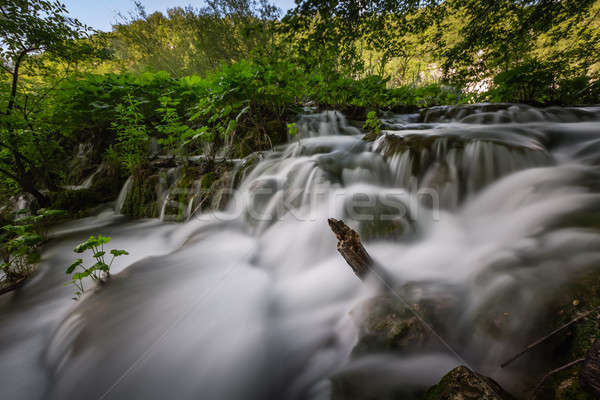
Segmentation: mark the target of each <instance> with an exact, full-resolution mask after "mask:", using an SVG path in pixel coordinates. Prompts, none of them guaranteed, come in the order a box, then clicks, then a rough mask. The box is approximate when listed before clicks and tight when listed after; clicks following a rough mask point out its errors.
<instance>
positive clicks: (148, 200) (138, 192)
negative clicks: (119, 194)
mask: <svg viewBox="0 0 600 400" xmlns="http://www.w3.org/2000/svg"><path fill="white" fill-rule="evenodd" d="M158 183H159V176H158V175H150V176H148V175H147V172H141V173H137V174H135V175H134V177H133V182H132V184H131V188H130V189H129V192H128V193H127V197H126V198H125V202H124V203H123V207H122V208H121V213H122V214H123V215H127V216H129V217H133V218H156V217H158V216H159V213H160V210H159V209H158V207H159V206H158V195H157V185H158Z"/></svg>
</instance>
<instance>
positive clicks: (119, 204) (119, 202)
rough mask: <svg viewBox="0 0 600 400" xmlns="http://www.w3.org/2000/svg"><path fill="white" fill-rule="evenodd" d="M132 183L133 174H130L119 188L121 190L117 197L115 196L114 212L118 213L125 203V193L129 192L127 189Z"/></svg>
mask: <svg viewBox="0 0 600 400" xmlns="http://www.w3.org/2000/svg"><path fill="white" fill-rule="evenodd" d="M132 184H133V176H130V177H129V178H127V180H126V181H125V183H124V184H123V187H122V188H121V191H120V192H119V197H117V200H116V201H115V212H116V213H120V212H121V210H122V209H123V204H125V200H126V199H127V194H128V193H129V190H130V189H131V185H132Z"/></svg>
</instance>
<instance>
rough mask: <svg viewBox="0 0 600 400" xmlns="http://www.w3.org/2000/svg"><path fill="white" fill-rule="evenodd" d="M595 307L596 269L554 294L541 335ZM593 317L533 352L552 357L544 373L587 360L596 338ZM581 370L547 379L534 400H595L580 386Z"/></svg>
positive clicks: (599, 284) (599, 294) (599, 286)
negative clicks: (579, 360)
mask: <svg viewBox="0 0 600 400" xmlns="http://www.w3.org/2000/svg"><path fill="white" fill-rule="evenodd" d="M598 307H600V268H595V269H594V270H592V271H587V272H585V273H582V274H580V275H579V276H578V277H576V278H575V279H572V280H571V282H569V283H567V284H565V285H563V286H562V287H560V288H559V289H558V290H556V295H555V296H554V298H553V302H552V303H551V304H549V305H548V306H547V308H546V310H545V312H544V313H545V315H546V318H545V319H546V321H545V322H544V323H543V331H544V332H551V331H552V330H554V329H556V328H557V327H559V326H562V325H564V324H566V323H568V322H569V321H571V320H573V319H574V318H576V317H577V316H578V315H580V314H582V313H584V312H586V311H588V310H593V309H597V308H598ZM596 315H597V314H592V316H590V317H588V318H585V319H583V320H580V321H578V322H577V323H575V324H573V325H572V326H571V327H570V328H569V329H567V330H565V331H564V332H562V333H560V334H558V335H557V337H556V338H555V339H554V340H553V341H551V342H550V346H548V347H547V348H541V349H537V351H538V352H544V353H546V354H551V355H552V356H553V357H552V360H551V361H552V363H551V364H549V365H548V367H547V369H548V371H549V370H552V369H554V368H558V367H560V366H562V365H565V364H567V363H569V362H571V361H574V360H577V359H580V358H585V357H586V356H587V354H588V352H589V351H590V349H591V348H592V345H593V344H594V342H595V340H596V339H598V338H600V327H599V322H598V320H597V318H596ZM581 367H582V365H581V364H578V365H575V366H573V367H571V368H569V369H567V370H565V371H562V372H560V373H558V374H556V375H553V376H551V377H550V378H548V379H547V380H546V381H545V382H544V385H543V386H542V387H541V388H540V390H539V391H538V394H537V396H536V399H540V400H541V399H548V398H550V399H560V400H567V399H576V400H587V399H593V398H595V397H594V396H593V395H592V394H590V393H588V392H587V391H586V390H585V388H583V387H582V386H581V384H580V376H579V372H580V370H581Z"/></svg>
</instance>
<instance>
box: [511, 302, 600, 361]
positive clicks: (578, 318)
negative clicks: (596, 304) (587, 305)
mask: <svg viewBox="0 0 600 400" xmlns="http://www.w3.org/2000/svg"><path fill="white" fill-rule="evenodd" d="M596 311H598V308H594V309H593V310H590V311H587V312H585V313H583V314H581V315H580V316H578V317H576V318H574V319H572V320H571V321H569V322H567V323H566V324H564V325H562V326H560V327H558V328H556V329H555V330H553V331H552V332H550V333H549V334H547V335H546V336H544V337H542V338H540V339H538V340H536V341H535V342H533V343H531V344H530V345H529V346H527V347H525V348H524V349H523V350H521V351H520V352H519V353H517V354H515V355H514V356H512V357H511V358H509V359H508V360H506V361H505V362H503V363H502V364H500V368H504V367H506V366H507V365H509V364H510V363H512V362H513V361H515V360H516V359H518V358H519V357H521V356H522V355H523V354H525V353H527V352H528V351H530V350H532V349H533V348H535V347H536V346H538V345H540V344H542V343H544V342H545V341H546V340H548V339H550V338H551V337H553V336H554V335H556V334H557V333H559V332H562V331H563V330H565V329H567V328H568V327H570V326H571V325H573V324H574V323H576V322H578V321H580V320H582V319H584V318H585V317H587V316H589V315H590V314H592V313H593V312H596Z"/></svg>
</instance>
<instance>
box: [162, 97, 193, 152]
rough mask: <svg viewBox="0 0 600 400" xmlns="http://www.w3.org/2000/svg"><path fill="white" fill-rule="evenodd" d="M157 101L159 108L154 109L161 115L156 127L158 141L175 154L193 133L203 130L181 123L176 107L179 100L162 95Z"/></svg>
mask: <svg viewBox="0 0 600 400" xmlns="http://www.w3.org/2000/svg"><path fill="white" fill-rule="evenodd" d="M159 101H160V108H158V109H157V110H156V111H157V112H158V113H159V115H161V123H160V125H158V126H157V127H156V130H157V131H158V134H159V135H160V139H159V140H158V143H159V144H160V145H163V146H164V147H165V148H166V149H167V150H168V152H169V153H171V154H175V153H176V152H177V151H181V150H182V149H183V146H182V145H183V144H185V143H188V142H189V141H190V140H191V139H192V138H194V136H195V135H198V134H202V133H203V132H202V131H201V130H199V129H192V128H190V127H189V126H188V125H186V124H184V123H182V121H181V119H182V117H181V116H180V115H179V113H178V112H177V108H176V107H177V106H178V105H179V103H180V102H181V100H176V99H173V98H171V97H170V96H162V97H161V98H160V99H159Z"/></svg>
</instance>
